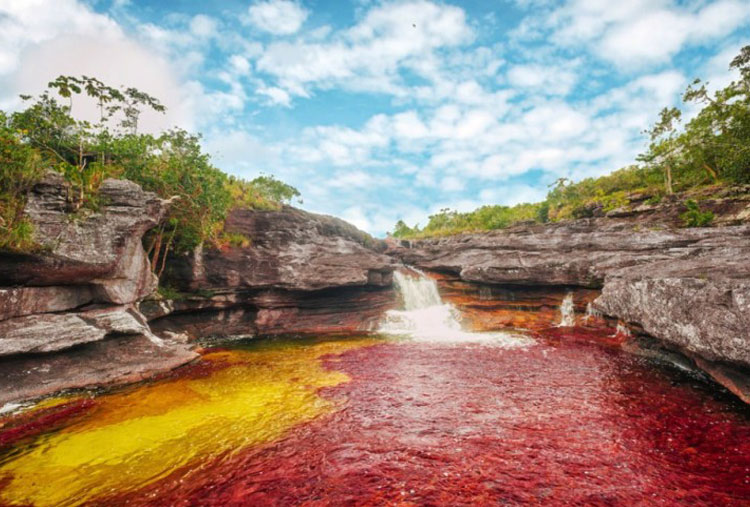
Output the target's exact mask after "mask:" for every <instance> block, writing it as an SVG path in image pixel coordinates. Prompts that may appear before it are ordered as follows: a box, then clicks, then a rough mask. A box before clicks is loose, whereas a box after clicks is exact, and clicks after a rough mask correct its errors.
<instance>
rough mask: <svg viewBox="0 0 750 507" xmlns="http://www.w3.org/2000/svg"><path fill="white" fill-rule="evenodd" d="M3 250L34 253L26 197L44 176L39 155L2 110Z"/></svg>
mask: <svg viewBox="0 0 750 507" xmlns="http://www.w3.org/2000/svg"><path fill="white" fill-rule="evenodd" d="M0 168H2V170H0V249H4V250H31V249H32V248H34V247H35V244H34V241H33V239H32V235H33V227H32V225H31V223H29V221H28V220H27V218H26V217H25V216H24V213H23V210H24V207H25V206H26V194H27V193H28V191H29V189H30V188H31V187H32V186H33V185H34V183H36V182H37V180H38V179H39V178H40V177H41V176H42V174H43V170H42V168H43V164H42V160H41V157H40V156H39V154H38V153H37V152H36V151H35V150H34V149H33V148H32V147H31V146H29V145H27V144H25V143H24V142H23V132H22V131H20V130H18V129H16V128H14V127H13V126H12V125H11V124H10V121H9V118H8V116H7V115H6V114H5V113H3V112H2V111H0Z"/></svg>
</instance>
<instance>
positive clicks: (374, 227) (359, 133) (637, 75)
mask: <svg viewBox="0 0 750 507" xmlns="http://www.w3.org/2000/svg"><path fill="white" fill-rule="evenodd" d="M748 43H750V1H748V0H716V1H706V0H685V1H673V0H620V1H612V0H572V1H545V0H515V1H514V0H508V1H500V0H496V1H492V0H477V1H466V2H453V3H448V2H430V1H426V0H412V1H386V2H377V1H368V0H358V1H352V2H351V3H347V2H345V1H343V0H331V1H324V0H299V1H291V0H265V1H253V0H215V1H212V2H202V1H191V0H0V108H2V109H6V110H8V109H14V108H17V107H18V100H17V94H18V93H24V92H26V93H28V92H38V91H41V88H42V87H43V86H44V84H45V83H46V82H47V81H49V80H50V79H52V78H54V77H55V76H57V75H59V74H73V75H80V74H86V75H93V76H97V77H99V78H100V79H102V80H103V81H105V82H107V83H108V84H116V85H119V84H123V85H128V86H136V87H139V88H141V89H143V90H144V91H147V92H149V93H151V94H152V95H155V96H157V97H159V98H160V99H161V100H162V101H163V102H164V103H165V104H166V105H167V106H168V107H169V111H168V114H167V115H166V116H164V117H157V116H155V115H154V116H152V117H149V118H147V121H146V123H147V128H149V129H159V128H165V127H169V126H172V125H179V126H182V127H184V128H187V129H189V130H192V131H199V132H202V133H203V135H204V144H205V147H206V149H207V150H208V151H209V152H210V153H212V155H213V156H214V161H215V164H216V165H217V166H219V167H221V168H222V169H224V170H225V171H227V172H230V173H233V174H236V175H239V176H243V177H246V178H253V177H255V176H256V175H258V174H260V173H266V174H273V175H275V176H277V177H279V178H280V179H283V180H284V181H287V182H289V183H291V184H293V185H295V186H296V187H298V188H299V189H300V191H301V192H302V194H303V199H304V204H303V207H304V208H306V209H309V210H312V211H317V212H323V213H329V214H333V215H337V216H340V217H343V218H345V219H347V220H349V221H351V222H352V223H354V224H356V225H357V226H359V227H361V228H363V229H365V230H368V231H369V232H371V233H374V234H377V235H382V234H383V233H385V231H387V230H389V229H390V228H391V227H392V226H393V224H394V223H395V221H396V220H397V219H399V218H403V219H404V220H406V221H407V223H409V224H410V225H411V224H414V223H416V222H419V223H421V224H423V225H424V223H425V222H426V217H427V216H428V215H429V214H430V213H432V212H434V211H437V210H439V209H440V208H444V207H449V208H454V209H459V210H462V211H467V210H470V209H473V208H475V207H477V206H480V205H482V204H515V203H519V202H529V201H536V200H539V199H541V198H543V197H544V195H545V194H546V192H547V186H548V185H549V184H550V183H552V182H554V181H555V180H556V179H557V178H559V177H562V176H565V177H569V178H573V179H580V178H584V177H587V176H592V175H600V174H605V173H608V172H610V171H612V170H614V169H617V168H619V167H622V166H624V165H627V164H628V163H630V162H631V161H632V160H633V157H634V156H635V154H637V153H639V152H640V151H641V150H642V149H643V148H644V145H645V139H644V137H643V136H642V134H641V131H642V130H643V129H644V128H646V127H648V126H649V124H650V122H652V121H653V120H654V118H655V115H656V113H657V112H658V110H659V109H660V108H661V107H663V106H665V105H670V104H673V103H676V102H677V101H678V100H679V96H680V92H681V91H682V90H683V89H684V88H685V86H686V85H687V84H688V83H689V82H690V81H691V80H692V78H694V77H697V76H700V77H703V78H707V79H708V80H709V81H710V82H711V84H712V86H720V85H722V84H724V83H726V82H728V80H730V79H731V75H730V74H729V73H728V70H727V66H728V63H729V61H730V60H731V59H732V57H733V56H734V55H736V54H737V52H738V50H739V48H740V47H741V46H743V45H745V44H748Z"/></svg>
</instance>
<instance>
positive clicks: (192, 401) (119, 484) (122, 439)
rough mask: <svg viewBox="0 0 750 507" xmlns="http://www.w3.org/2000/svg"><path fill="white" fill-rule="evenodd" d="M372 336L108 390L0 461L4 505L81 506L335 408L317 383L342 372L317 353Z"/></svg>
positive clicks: (236, 357)
mask: <svg viewBox="0 0 750 507" xmlns="http://www.w3.org/2000/svg"><path fill="white" fill-rule="evenodd" d="M371 343H373V341H372V340H356V341H353V340H352V341H337V342H324V343H317V344H311V345H303V346H299V345H297V346H287V347H279V346H274V347H270V348H265V349H261V350H254V351H252V350H230V351H221V352H214V353H209V354H206V355H205V356H204V358H203V359H204V360H205V361H209V362H212V363H215V364H219V365H221V368H220V369H218V370H217V371H213V372H211V373H210V374H208V375H207V376H205V377H203V378H177V379H171V380H166V381H161V382H156V383H153V384H147V385H144V386H140V387H138V388H136V389H131V390H129V391H126V392H120V393H113V394H110V395H105V396H102V397H100V398H99V399H98V400H97V406H96V409H95V410H93V411H92V412H91V413H90V414H88V415H87V416H86V417H83V418H82V419H81V420H80V421H77V422H76V423H74V424H72V425H71V426H69V427H67V428H65V429H63V430H61V431H59V432H57V433H53V434H50V435H47V436H46V437H45V438H42V439H39V441H38V442H36V444H35V445H34V446H31V447H30V448H29V449H27V450H26V451H25V452H23V453H20V454H19V455H16V456H17V457H14V458H13V459H12V460H10V461H8V462H6V463H0V484H3V483H4V482H5V483H6V485H5V486H4V488H3V487H0V488H1V489H0V504H4V503H8V504H10V505H14V504H16V505H29V504H32V505H38V506H45V505H79V504H81V503H84V502H86V501H91V500H94V499H96V498H98V497H102V496H105V495H107V494H111V493H116V492H117V493H121V492H125V491H130V490H133V489H136V488H139V487H142V486H144V485H146V484H149V483H151V482H153V481H155V480H158V479H160V478H162V477H165V476H166V475H168V474H169V473H171V472H172V471H174V470H175V469H178V468H180V467H182V466H185V465H188V464H190V463H193V462H196V461H197V460H206V459H210V458H212V457H216V456H219V455H221V454H224V453H232V452H236V451H237V450H240V449H242V448H245V447H247V446H249V445H253V444H258V443H262V442H267V441H270V440H273V439H276V438H278V437H280V436H281V435H282V434H283V433H284V432H285V431H286V430H288V429H289V428H291V427H292V426H294V425H296V424H299V423H302V422H305V421H309V420H311V419H314V418H315V417H318V416H320V415H322V414H325V413H328V412H330V411H332V410H334V409H335V408H336V406H335V403H334V402H332V401H329V400H326V399H324V398H321V397H320V396H318V395H317V393H316V391H317V389H319V388H321V387H326V386H334V385H337V384H340V383H342V382H346V381H347V380H348V377H347V376H346V375H345V374H344V373H342V372H337V371H329V370H327V369H325V368H324V367H323V365H322V363H321V361H320V357H321V356H323V355H326V354H337V353H342V352H344V351H346V350H349V349H352V348H355V347H361V346H365V345H369V344H371Z"/></svg>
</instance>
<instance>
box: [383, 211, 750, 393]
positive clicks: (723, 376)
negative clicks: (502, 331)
mask: <svg viewBox="0 0 750 507" xmlns="http://www.w3.org/2000/svg"><path fill="white" fill-rule="evenodd" d="M733 202H734V201H733ZM743 209H746V208H742V209H739V210H737V209H734V208H732V212H733V213H735V215H742V213H744V211H743ZM391 252H392V253H393V254H394V255H395V256H397V257H399V258H401V259H402V260H404V262H407V263H409V264H412V265H415V266H417V267H419V268H421V269H425V270H429V271H432V272H435V273H438V274H439V278H441V279H442V280H443V281H442V286H443V291H444V292H445V294H446V297H447V298H448V299H453V300H455V301H457V302H458V304H459V306H461V305H462V304H463V306H464V307H465V308H467V309H468V310H469V314H470V315H471V314H472V312H473V314H474V316H473V319H474V320H475V321H478V322H480V324H479V325H478V326H477V327H481V326H482V324H481V323H482V322H484V324H485V325H486V326H487V325H489V326H491V325H496V324H502V323H503V319H502V318H501V319H498V318H497V317H495V316H494V315H495V311H496V310H497V309H500V310H501V311H506V312H508V313H510V315H509V316H507V317H505V318H504V319H505V322H507V325H521V326H524V327H532V328H533V327H538V326H543V325H553V324H555V323H556V322H557V321H556V319H559V316H558V315H557V314H554V313H552V312H550V311H549V310H550V306H551V305H552V304H557V305H559V303H560V302H561V300H562V298H563V297H564V295H566V294H569V293H572V294H573V296H574V301H575V303H576V309H577V311H578V312H579V317H578V322H581V321H582V320H583V318H584V316H583V315H580V314H581V312H582V310H583V308H584V306H586V304H587V303H589V302H590V303H592V304H591V308H593V309H595V310H597V311H599V312H602V313H603V314H605V315H606V316H609V317H610V318H614V319H619V320H621V321H623V322H624V323H627V324H629V325H630V327H631V329H632V330H633V331H634V332H635V333H636V334H642V335H649V336H652V337H656V338H657V339H658V340H659V342H660V344H661V346H662V347H666V348H667V349H671V350H676V351H679V352H681V353H683V354H685V355H687V356H688V357H690V358H692V360H693V361H694V363H695V364H696V365H698V366H699V367H700V368H702V369H704V370H705V371H708V372H709V373H710V374H711V375H712V376H713V377H714V378H715V379H716V380H718V381H719V382H721V383H723V384H724V385H727V386H728V387H729V388H730V389H732V390H734V391H735V392H737V393H738V394H739V395H740V396H741V397H744V399H746V400H748V401H750V396H747V394H746V393H744V392H743V391H742V388H740V387H737V386H739V385H743V383H746V381H743V380H742V378H748V377H747V375H748V372H750V262H748V259H750V226H748V225H735V226H724V227H709V228H694V229H677V228H667V227H665V226H664V225H660V226H658V227H657V226H654V225H653V224H651V226H650V228H647V227H645V226H644V223H643V222H642V221H641V222H639V221H634V220H632V219H625V218H622V219H612V218H595V219H583V220H577V221H573V222H567V223H557V224H550V225H545V226H543V225H531V224H529V225H520V226H517V227H514V228H511V229H507V230H503V231H493V232H489V233H486V234H473V235H471V234H470V235H462V236H455V237H448V238H440V239H432V240H421V241H401V242H398V243H393V244H392V246H391ZM483 287H484V289H483ZM457 289H458V290H457ZM540 289H541V292H540ZM586 289H589V290H586ZM482 290H483V291H484V293H483V294H482V292H481V291H482ZM592 290H593V291H592ZM598 290H601V295H600V296H599V297H598V298H595V296H596V295H597V292H598ZM529 294H537V295H538V297H536V303H535V304H531V303H530V299H532V298H530V296H529ZM476 295H479V296H482V295H483V296H484V297H479V298H477V297H475V296H476ZM462 299H463V300H464V301H463V302H462ZM519 302H520V304H518V303H519ZM535 307H536V308H535ZM483 308H488V309H489V310H488V311H487V312H484V313H483V311H482V309H483ZM539 309H541V310H542V313H541V316H540V314H539V313H537V314H536V318H535V319H531V322H530V324H531V325H529V320H528V319H527V320H526V321H524V319H523V318H522V317H523V315H524V312H528V311H532V312H534V311H537V310H539ZM514 313H515V316H514V315H513V314H514ZM545 314H546V315H548V317H545ZM519 315H520V316H519ZM493 319H494V320H493ZM488 323H489V324H488ZM730 378H731V379H733V380H731V381H729V380H728V379H730ZM747 385H750V384H747Z"/></svg>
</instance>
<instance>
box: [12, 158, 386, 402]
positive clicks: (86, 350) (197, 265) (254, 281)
mask: <svg viewBox="0 0 750 507" xmlns="http://www.w3.org/2000/svg"><path fill="white" fill-rule="evenodd" d="M68 192H70V188H69V187H68V186H67V185H66V184H65V182H64V181H63V179H62V178H61V177H60V175H58V174H56V173H49V174H48V175H47V176H46V177H45V178H44V179H43V180H42V181H41V182H40V183H39V184H37V185H36V186H35V187H34V189H33V191H32V192H31V193H30V195H29V198H28V205H27V207H26V213H27V215H28V217H29V218H30V219H31V221H32V222H33V223H34V234H35V237H34V239H35V241H36V242H37V243H38V245H39V248H38V249H36V250H35V252H34V253H29V254H14V253H7V252H4V253H0V406H2V404H3V403H6V402H8V401H13V400H19V399H24V398H29V397H34V396H40V395H44V394H48V393H51V392H55V391H58V390H61V389H68V388H80V387H87V386H94V385H97V386H98V385H105V384H113V383H122V382H130V381H135V380H140V379H143V378H147V377H149V376H152V375H154V374H156V373H158V372H163V371H168V370H171V369H173V368H175V367H177V366H179V365H181V364H184V363H186V362H189V361H192V360H193V359H195V358H196V357H197V353H196V352H195V351H194V350H192V346H191V345H190V344H189V342H190V341H191V339H195V338H202V337H206V336H228V335H243V336H258V335H274V334H289V333H295V334H298V333H336V332H338V333H345V332H346V333H349V332H356V331H366V330H369V329H372V328H373V327H374V326H375V324H376V322H377V320H378V319H379V317H380V315H381V313H382V312H383V311H384V309H386V308H388V307H390V306H391V305H392V304H393V300H394V295H393V291H392V290H391V289H390V285H391V273H392V270H393V266H394V261H393V260H392V258H390V257H387V256H385V255H383V254H382V253H381V252H382V250H384V248H385V245H384V243H383V242H379V241H375V240H372V238H370V237H369V236H367V235H366V234H364V233H362V232H361V231H359V230H357V229H356V228H355V227H353V226H351V225H349V224H347V223H346V222H344V221H342V220H338V219H335V218H332V217H326V216H321V215H314V214H311V213H306V212H303V211H300V210H296V209H294V208H290V207H286V208H284V209H282V210H280V211H267V212H260V211H249V210H236V211H234V212H233V213H232V214H231V216H230V217H229V219H228V220H227V224H226V230H227V231H228V232H232V233H235V234H242V235H244V236H245V237H247V238H248V239H249V240H250V245H249V246H248V247H245V248H242V247H227V248H225V249H221V250H219V249H208V248H207V249H205V250H203V249H199V250H197V251H196V252H194V253H193V254H191V255H185V256H181V257H180V256H177V257H175V258H174V259H173V262H171V263H170V267H169V272H168V274H167V277H166V278H167V280H165V281H163V283H165V284H169V285H170V286H171V287H173V288H175V289H179V291H181V292H180V295H179V297H178V298H175V299H164V298H162V297H159V296H158V295H157V294H156V293H155V289H156V287H157V279H156V277H155V276H154V275H153V274H152V271H151V268H150V265H149V261H148V259H147V256H146V254H145V252H144V250H143V246H142V237H143V235H144V234H145V233H146V232H147V231H148V230H149V229H151V228H152V227H154V226H155V225H157V224H158V223H159V222H160V220H162V218H163V216H164V213H165V209H166V206H167V205H168V203H167V202H165V201H163V200H161V199H159V198H157V196H156V195H154V194H152V193H149V192H144V191H143V190H142V189H141V188H140V187H139V186H138V185H136V184H134V183H132V182H129V181H123V180H107V181H105V182H104V183H103V184H102V185H101V188H100V192H99V196H98V197H99V202H100V203H101V205H100V207H99V209H98V210H96V211H93V210H81V211H78V212H73V211H72V210H71V209H70V207H69V199H68ZM173 292H174V290H173ZM149 320H151V321H152V322H151V325H149ZM157 335H158V336H157Z"/></svg>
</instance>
